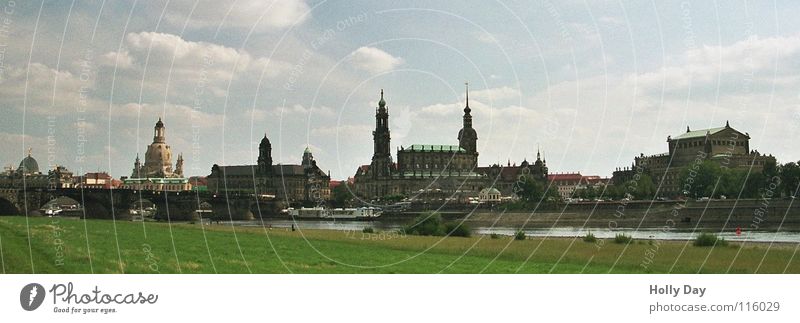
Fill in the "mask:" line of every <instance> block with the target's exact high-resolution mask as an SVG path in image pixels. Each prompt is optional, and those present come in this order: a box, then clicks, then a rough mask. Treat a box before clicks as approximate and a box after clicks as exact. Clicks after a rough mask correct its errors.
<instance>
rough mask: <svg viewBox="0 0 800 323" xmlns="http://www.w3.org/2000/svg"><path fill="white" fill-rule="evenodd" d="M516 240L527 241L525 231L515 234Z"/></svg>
mask: <svg viewBox="0 0 800 323" xmlns="http://www.w3.org/2000/svg"><path fill="white" fill-rule="evenodd" d="M514 240H525V231H522V230H519V231H517V233H516V234H514Z"/></svg>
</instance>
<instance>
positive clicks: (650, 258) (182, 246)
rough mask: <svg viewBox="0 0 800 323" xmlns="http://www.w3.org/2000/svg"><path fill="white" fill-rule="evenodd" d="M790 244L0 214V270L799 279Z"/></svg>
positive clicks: (799, 270)
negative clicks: (782, 275) (467, 234)
mask: <svg viewBox="0 0 800 323" xmlns="http://www.w3.org/2000/svg"><path fill="white" fill-rule="evenodd" d="M28 237H30V238H31V239H30V240H29V239H28ZM29 243H30V245H29ZM29 246H30V247H29ZM797 246H798V244H787V243H783V244H764V243H758V244H753V243H730V244H729V245H728V246H718V247H714V248H711V247H695V246H693V245H692V244H691V241H657V240H656V241H653V240H634V241H633V242H632V243H630V244H616V243H613V241H612V240H611V239H599V240H598V241H596V242H584V241H583V240H582V239H580V238H532V239H527V240H523V241H518V240H514V239H513V238H511V237H502V236H501V237H497V238H496V239H493V238H492V237H490V236H486V235H480V236H473V237H470V238H459V237H449V238H443V237H420V236H405V235H402V234H398V233H396V232H391V231H385V232H377V233H375V234H367V233H362V232H360V231H333V230H298V231H291V230H290V229H285V228H280V229H278V228H274V229H269V228H262V227H237V226H230V225H202V226H201V225H199V224H188V223H186V224H169V223H154V222H129V221H105V220H81V219H65V218H41V217H30V218H26V217H0V251H2V264H1V265H2V272H4V273H31V272H33V273H609V272H610V273H697V272H700V273H800V262H798V261H796V259H795V254H796V252H797Z"/></svg>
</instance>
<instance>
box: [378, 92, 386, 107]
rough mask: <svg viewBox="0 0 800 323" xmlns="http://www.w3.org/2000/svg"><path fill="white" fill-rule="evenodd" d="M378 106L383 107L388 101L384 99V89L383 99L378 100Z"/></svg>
mask: <svg viewBox="0 0 800 323" xmlns="http://www.w3.org/2000/svg"><path fill="white" fill-rule="evenodd" d="M378 106H379V107H381V108H383V107H385V106H386V101H385V100H383V89H381V100H380V101H378Z"/></svg>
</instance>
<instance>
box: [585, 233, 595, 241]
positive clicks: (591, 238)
mask: <svg viewBox="0 0 800 323" xmlns="http://www.w3.org/2000/svg"><path fill="white" fill-rule="evenodd" d="M583 242H597V237H595V236H594V234H592V233H591V232H589V233H587V234H586V235H585V236H583Z"/></svg>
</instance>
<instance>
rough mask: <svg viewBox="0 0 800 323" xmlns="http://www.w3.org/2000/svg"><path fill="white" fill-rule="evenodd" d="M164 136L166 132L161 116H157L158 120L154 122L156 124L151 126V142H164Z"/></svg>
mask: <svg viewBox="0 0 800 323" xmlns="http://www.w3.org/2000/svg"><path fill="white" fill-rule="evenodd" d="M165 137H166V132H165V129H164V122H162V121H161V117H159V118H158V122H156V126H155V127H153V143H165V142H166V138H165Z"/></svg>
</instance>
